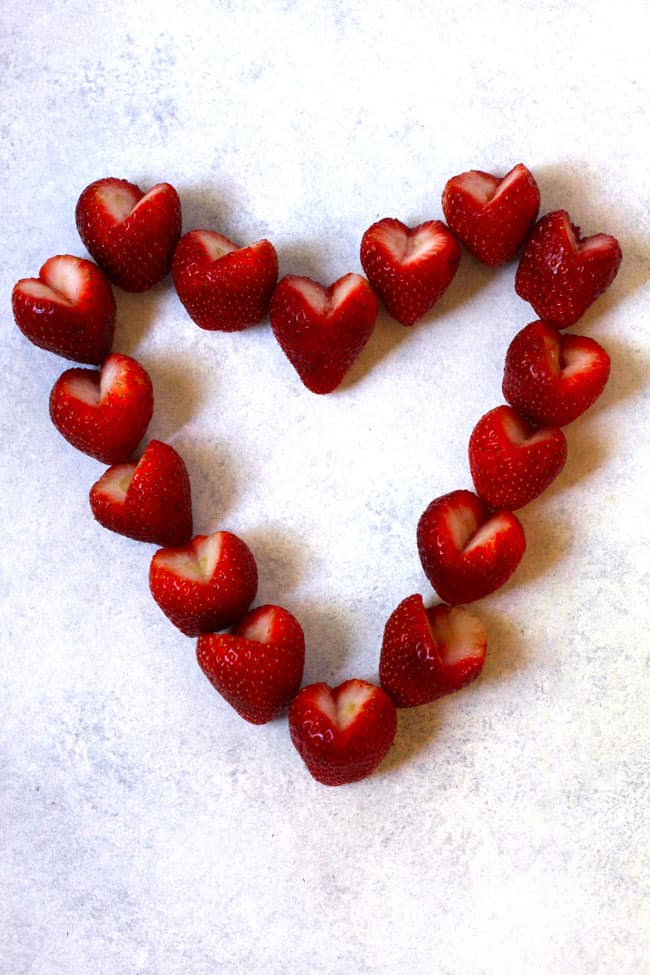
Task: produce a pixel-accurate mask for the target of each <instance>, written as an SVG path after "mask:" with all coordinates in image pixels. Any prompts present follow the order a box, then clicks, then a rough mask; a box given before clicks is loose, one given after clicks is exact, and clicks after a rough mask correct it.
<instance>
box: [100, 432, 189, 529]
mask: <svg viewBox="0 0 650 975" xmlns="http://www.w3.org/2000/svg"><path fill="white" fill-rule="evenodd" d="M90 507H91V509H92V513H93V515H94V516H95V518H96V519H97V521H98V522H99V523H100V525H103V526H104V528H108V529H109V531H113V532H117V533H118V534H119V535H126V536H127V537H128V538H134V539H136V541H139V542H153V543H154V545H167V546H170V545H184V544H186V543H187V542H189V541H190V539H191V538H192V492H191V488H190V478H189V474H188V473H187V468H186V466H185V463H184V461H183V458H182V457H181V456H180V454H178V453H177V452H176V451H175V450H174V448H173V447H170V446H169V444H166V443H162V442H161V441H160V440H152V441H151V442H150V443H149V445H148V447H147V449H146V450H145V452H144V454H143V455H142V457H141V458H140V460H139V461H131V462H129V463H126V464H115V465H114V466H113V467H109V469H108V470H107V471H106V472H105V473H104V474H102V476H101V477H100V479H99V480H98V481H97V482H96V483H95V484H93V486H92V488H91V489H90Z"/></svg>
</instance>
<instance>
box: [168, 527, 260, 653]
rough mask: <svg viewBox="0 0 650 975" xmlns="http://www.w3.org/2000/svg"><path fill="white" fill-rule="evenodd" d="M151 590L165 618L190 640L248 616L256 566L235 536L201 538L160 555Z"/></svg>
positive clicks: (198, 537)
mask: <svg viewBox="0 0 650 975" xmlns="http://www.w3.org/2000/svg"><path fill="white" fill-rule="evenodd" d="M149 586H150V588H151V594H152V596H153V598H154V599H155V600H156V602H157V603H158V605H159V606H160V608H161V609H162V611H163V613H164V614H165V616H167V617H168V618H169V619H170V620H171V621H172V623H173V624H174V625H175V626H177V627H178V628H179V630H181V631H182V632H183V633H184V634H185V635H186V636H198V635H199V634H200V633H212V632H214V631H216V630H223V629H225V628H226V627H227V626H232V625H233V624H234V623H238V622H239V621H240V620H241V619H242V618H243V617H244V616H245V615H246V612H247V611H248V608H249V606H250V604H251V603H252V602H253V600H254V599H255V594H256V593H257V566H256V564H255V559H254V557H253V553H252V552H251V550H250V549H249V547H248V545H246V543H245V542H243V541H242V540H241V538H238V537H237V536H236V535H233V534H231V533H230V532H224V531H220V532H214V533H213V534H212V535H197V536H196V537H195V538H193V539H192V541H191V542H190V543H189V544H188V545H183V546H180V547H178V548H161V549H159V550H158V551H157V552H156V554H155V555H154V557H153V559H152V560H151V567H150V569H149Z"/></svg>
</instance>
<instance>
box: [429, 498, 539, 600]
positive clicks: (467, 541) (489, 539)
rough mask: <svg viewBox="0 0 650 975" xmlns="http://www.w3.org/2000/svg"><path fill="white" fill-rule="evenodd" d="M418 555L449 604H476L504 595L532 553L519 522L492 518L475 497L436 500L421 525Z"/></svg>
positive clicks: (505, 516)
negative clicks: (503, 588) (527, 554)
mask: <svg viewBox="0 0 650 975" xmlns="http://www.w3.org/2000/svg"><path fill="white" fill-rule="evenodd" d="M417 542H418V551H419V553H420V560H421V562H422V568H423V569H424V572H425V574H426V576H427V578H428V580H429V582H430V583H431V585H432V586H433V588H434V589H435V590H436V592H437V593H438V595H439V596H440V598H441V599H442V600H444V601H445V602H446V603H452V604H453V605H457V604H458V603H471V602H473V601H474V600H475V599H481V598H482V597H483V596H487V595H488V593H491V592H494V591H495V590H496V589H499V587H500V586H502V585H503V584H504V583H505V582H507V580H508V579H509V578H510V576H511V575H512V573H513V572H514V571H515V569H516V568H517V566H518V565H519V562H520V561H521V558H522V556H523V554H524V551H525V549H526V537H525V535H524V530H523V528H522V526H521V523H520V522H519V520H518V518H517V517H516V516H515V515H513V514H512V512H510V511H497V512H496V513H494V514H493V513H492V512H491V510H490V508H489V507H488V505H487V504H486V503H485V501H482V500H481V498H478V497H477V496H476V495H475V494H473V493H472V492H471V491H452V492H451V493H450V494H445V495H443V496H442V497H440V498H436V499H435V500H434V501H432V502H431V504H430V505H429V506H428V508H427V509H426V510H425V512H424V513H423V515H422V516H421V518H420V521H419V522H418V530H417Z"/></svg>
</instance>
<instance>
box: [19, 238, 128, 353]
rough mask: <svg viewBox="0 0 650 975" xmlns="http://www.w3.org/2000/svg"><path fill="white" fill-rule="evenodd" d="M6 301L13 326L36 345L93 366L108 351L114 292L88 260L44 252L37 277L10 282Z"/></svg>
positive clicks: (113, 326)
mask: <svg viewBox="0 0 650 975" xmlns="http://www.w3.org/2000/svg"><path fill="white" fill-rule="evenodd" d="M11 304H12V307H13V313H14V318H15V319H16V324H17V325H18V328H19V329H20V331H21V332H22V333H23V335H25V336H26V338H28V339H29V341H30V342H33V343H34V345H37V346H38V347H39V348H41V349H47V351H48V352H55V353H56V354H57V355H60V356H63V358H64V359H72V361H73V362H88V363H91V364H92V365H94V366H98V365H100V364H101V363H102V362H103V361H104V359H105V358H106V356H107V355H108V354H109V352H110V351H111V345H112V344H113V334H114V332H115V298H114V297H113V292H112V290H111V286H110V284H109V283H108V281H107V280H106V277H105V275H104V274H103V273H102V271H100V269H99V268H98V267H97V265H96V264H93V263H92V261H86V260H84V259H83V258H82V257H73V256H72V255H71V254H58V255H57V256H56V257H50V259H49V260H47V261H46V262H45V264H44V265H43V267H42V268H41V269H40V271H39V272H38V277H37V278H21V280H20V281H18V282H16V284H15V285H14V289H13V292H12V295H11Z"/></svg>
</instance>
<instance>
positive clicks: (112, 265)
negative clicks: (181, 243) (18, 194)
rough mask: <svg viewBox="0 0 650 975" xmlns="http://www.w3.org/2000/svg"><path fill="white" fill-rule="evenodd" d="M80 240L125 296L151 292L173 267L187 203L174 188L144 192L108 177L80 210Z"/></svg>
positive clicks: (89, 190)
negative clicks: (131, 292) (149, 289)
mask: <svg viewBox="0 0 650 975" xmlns="http://www.w3.org/2000/svg"><path fill="white" fill-rule="evenodd" d="M76 222H77V230H78V231H79V236H80V237H81V239H82V241H83V242H84V245H85V246H86V247H87V249H88V252H89V253H90V254H91V255H92V257H93V258H94V259H95V260H96V261H97V263H98V264H99V266H100V267H101V268H102V269H103V270H104V271H105V273H106V276H107V277H108V278H109V280H111V281H112V282H113V284H117V285H119V287H120V288H123V289H124V291H146V290H147V289H148V288H151V287H153V285H154V284H157V283H158V282H159V281H161V280H162V279H163V278H164V277H165V275H166V274H168V273H169V271H170V269H171V266H172V257H173V255H174V248H175V247H176V244H177V243H178V239H179V237H180V235H181V201H180V199H179V197H178V193H177V192H176V190H175V189H174V187H173V186H171V185H170V184H169V183H158V184H157V185H156V186H154V187H153V188H152V189H150V190H149V191H148V193H143V192H142V190H141V189H140V187H139V186H136V185H135V183H129V182H128V180H125V179H115V178H114V177H112V176H111V177H107V178H106V179H98V180H96V181H95V182H94V183H91V184H90V185H89V186H87V187H86V188H85V190H84V191H83V193H82V194H81V196H80V197H79V200H78V202H77V208H76Z"/></svg>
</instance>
